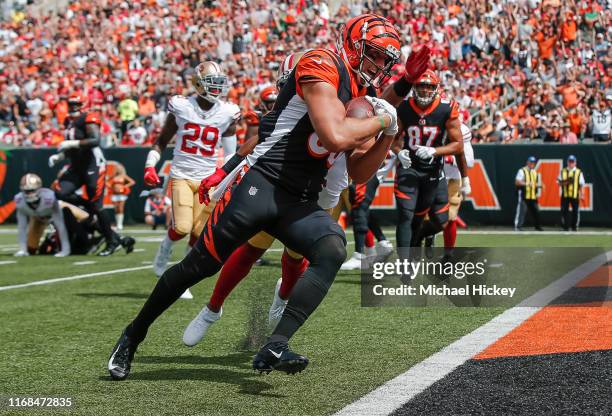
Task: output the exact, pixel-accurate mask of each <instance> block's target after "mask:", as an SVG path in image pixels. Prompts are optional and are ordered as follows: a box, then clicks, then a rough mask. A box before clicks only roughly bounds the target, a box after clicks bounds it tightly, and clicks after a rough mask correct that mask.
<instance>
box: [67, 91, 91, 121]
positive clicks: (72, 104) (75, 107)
mask: <svg viewBox="0 0 612 416" xmlns="http://www.w3.org/2000/svg"><path fill="white" fill-rule="evenodd" d="M86 101H87V100H86V99H85V97H84V96H83V95H82V94H79V93H77V92H73V93H72V94H70V97H68V115H69V116H70V117H78V116H80V115H81V110H82V109H83V107H84V106H85V103H86Z"/></svg>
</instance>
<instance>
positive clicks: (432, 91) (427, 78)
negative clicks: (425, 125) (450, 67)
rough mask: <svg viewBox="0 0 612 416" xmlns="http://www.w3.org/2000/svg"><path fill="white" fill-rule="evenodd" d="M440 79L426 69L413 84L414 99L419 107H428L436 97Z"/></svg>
mask: <svg viewBox="0 0 612 416" xmlns="http://www.w3.org/2000/svg"><path fill="white" fill-rule="evenodd" d="M439 86H440V78H438V76H437V75H436V73H435V72H434V71H432V70H431V69H428V70H427V71H425V72H424V73H423V75H421V77H420V78H419V79H418V80H417V82H416V83H415V84H414V99H415V101H416V102H417V104H418V105H420V106H423V107H425V106H428V105H429V104H431V102H432V101H433V100H434V99H435V98H436V96H437V95H438V92H439V91H438V88H439Z"/></svg>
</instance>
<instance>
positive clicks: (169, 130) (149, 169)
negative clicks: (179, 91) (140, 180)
mask: <svg viewBox="0 0 612 416" xmlns="http://www.w3.org/2000/svg"><path fill="white" fill-rule="evenodd" d="M177 130H178V126H177V125H176V119H175V118H174V114H172V113H168V115H167V116H166V120H165V121H164V125H163V127H162V131H161V132H160V133H159V136H157V138H156V139H155V142H153V146H152V147H151V150H149V153H148V154H147V161H146V162H145V169H144V182H145V184H146V185H148V186H156V185H159V184H160V183H161V180H160V179H159V176H157V172H156V171H155V165H157V162H159V160H160V159H161V152H163V151H164V149H165V148H166V147H167V146H168V143H170V140H172V138H173V137H174V135H175V134H176V132H177Z"/></svg>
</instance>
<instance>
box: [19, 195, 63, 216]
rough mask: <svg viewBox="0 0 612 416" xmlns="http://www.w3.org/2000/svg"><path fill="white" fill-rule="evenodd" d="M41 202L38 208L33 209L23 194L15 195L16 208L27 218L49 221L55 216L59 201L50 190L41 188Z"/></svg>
mask: <svg viewBox="0 0 612 416" xmlns="http://www.w3.org/2000/svg"><path fill="white" fill-rule="evenodd" d="M39 196H40V202H39V203H38V205H37V206H36V208H32V207H31V206H29V205H28V203H27V202H26V200H25V196H24V195H23V192H19V193H18V194H17V195H15V208H16V209H17V212H20V213H22V214H24V215H26V216H27V217H36V218H40V219H45V220H49V219H50V218H51V216H52V215H53V210H54V209H57V199H56V198H55V193H54V192H53V191H52V190H51V189H49V188H41V189H40V191H39Z"/></svg>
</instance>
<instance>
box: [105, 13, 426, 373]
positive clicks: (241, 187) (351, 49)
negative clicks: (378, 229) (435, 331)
mask: <svg viewBox="0 0 612 416" xmlns="http://www.w3.org/2000/svg"><path fill="white" fill-rule="evenodd" d="M338 44H339V46H340V48H339V52H338V53H335V52H332V51H330V50H327V49H314V50H312V51H310V52H308V53H306V54H305V55H304V56H303V57H302V58H301V59H300V61H299V62H298V64H297V65H296V67H295V68H294V69H293V71H292V72H291V75H290V76H289V79H288V80H287V83H286V84H285V86H284V87H283V88H282V89H281V91H280V93H279V96H278V99H277V101H276V103H275V104H274V108H273V110H272V111H270V112H269V113H268V114H266V115H265V116H264V117H263V119H262V121H261V123H260V126H259V139H260V140H259V144H258V145H257V146H256V147H255V150H254V152H253V153H252V154H251V155H249V156H248V157H249V158H250V159H251V162H252V163H250V165H251V168H250V169H249V170H248V172H247V173H246V174H245V175H244V177H243V178H242V180H241V181H240V183H239V184H238V186H237V187H236V188H235V189H234V190H233V192H232V193H231V199H230V198H229V194H228V193H226V196H225V197H224V198H222V199H221V200H219V202H218V203H217V205H216V207H215V210H214V212H213V213H212V215H211V217H210V218H209V220H208V223H207V224H206V226H205V230H204V232H202V235H200V238H199V239H198V242H197V243H196V245H195V246H194V248H193V249H192V250H191V252H189V254H187V256H186V257H185V258H184V259H183V260H182V261H181V262H179V263H178V264H176V265H174V266H172V267H171V268H169V269H168V270H166V272H165V273H164V274H163V276H162V277H161V278H160V279H159V281H158V282H157V285H156V286H155V288H154V289H153V291H152V293H151V295H150V296H149V298H148V299H147V301H146V302H145V304H144V306H143V307H142V309H141V310H140V311H139V313H138V315H137V316H136V318H135V319H134V320H133V321H132V322H131V323H130V324H129V325H128V326H127V327H126V328H125V330H124V332H123V333H122V334H121V336H120V337H119V340H118V341H117V344H116V345H115V347H114V348H113V350H112V352H111V356H110V359H109V361H108V370H109V373H110V375H111V377H112V378H113V379H124V378H126V377H127V376H128V375H129V372H130V368H131V362H132V360H133V358H134V354H135V352H136V349H137V348H138V345H139V344H140V343H141V342H142V341H143V340H144V339H145V337H146V334H147V331H148V330H149V327H150V325H151V324H152V323H153V322H154V321H155V320H156V319H157V318H158V317H159V316H160V315H161V314H162V313H163V312H164V311H165V310H166V309H167V308H168V307H170V306H171V305H172V304H173V303H174V302H176V300H177V299H178V298H179V296H180V295H181V293H183V292H184V291H185V289H186V288H189V287H191V286H193V285H194V284H196V283H198V282H199V281H201V280H202V279H203V278H205V277H209V276H212V275H214V274H215V273H217V272H218V271H219V269H220V268H221V267H222V266H223V263H224V261H225V260H226V259H227V258H228V257H229V256H230V255H231V254H232V252H233V251H234V250H235V249H236V248H238V247H239V246H240V245H242V244H243V243H244V242H245V241H247V240H248V239H249V238H251V237H252V236H254V235H255V234H257V233H258V232H259V231H262V230H264V231H266V232H269V233H270V234H271V235H273V236H274V237H276V238H278V239H279V240H280V241H281V242H283V243H284V244H285V245H286V246H287V247H289V248H291V249H292V250H293V251H296V252H298V253H302V254H303V255H304V256H305V257H306V258H307V259H308V260H309V261H310V266H309V267H308V269H306V271H305V272H304V274H303V275H302V277H301V278H300V279H299V280H298V282H297V284H296V285H295V287H294V288H293V291H292V293H291V295H290V298H289V302H288V304H287V307H286V308H285V311H284V313H283V316H282V318H281V320H280V322H279V323H278V325H277V326H276V328H275V329H274V331H273V333H272V335H271V336H270V338H269V339H268V342H267V343H266V345H264V346H263V347H262V348H261V350H260V351H259V353H258V354H257V355H256V356H255V358H254V360H253V368H254V369H255V370H259V371H266V372H269V371H272V370H280V371H285V372H287V373H295V372H298V371H302V370H303V369H304V368H306V366H307V365H308V359H307V358H306V357H304V356H302V355H299V354H296V353H294V352H293V351H291V350H290V348H289V345H288V341H289V339H290V338H291V337H292V336H293V335H294V333H295V332H296V331H297V330H298V329H299V328H300V326H301V325H302V324H303V323H304V322H305V321H306V319H308V317H309V316H310V315H311V314H312V313H313V312H314V310H315V309H316V308H317V307H318V306H319V304H320V303H321V301H322V300H323V298H324V297H325V295H326V293H327V291H328V290H329V288H330V286H331V284H332V283H333V281H334V278H335V276H336V274H337V272H338V269H339V268H340V265H341V264H342V262H343V261H344V260H345V258H346V248H345V245H346V240H345V237H344V232H343V231H342V229H341V228H340V226H339V225H338V224H337V223H336V222H335V221H334V220H333V219H332V218H331V217H330V215H329V214H328V213H327V212H325V211H324V210H323V209H322V208H321V207H319V205H318V203H317V202H318V195H319V192H320V191H321V189H322V186H323V182H324V179H325V176H326V174H327V169H328V162H329V160H330V158H335V157H337V155H338V154H339V153H341V152H346V164H347V171H348V173H349V175H350V176H351V177H352V178H353V179H354V180H355V181H357V182H365V181H367V180H368V179H369V178H370V177H371V176H372V175H373V174H374V173H375V172H376V170H377V169H378V167H379V166H380V164H381V163H382V161H383V160H384V159H385V156H386V155H387V152H388V150H389V147H390V146H391V143H392V141H393V140H394V139H395V135H396V134H397V121H396V120H397V118H396V110H395V108H394V107H393V106H391V105H390V104H389V103H388V102H386V101H384V100H381V99H376V98H368V100H370V102H371V103H372V106H373V110H374V114H375V115H374V116H373V117H367V118H359V119H357V118H351V117H347V116H346V110H345V107H344V105H345V104H346V103H348V102H349V101H350V100H352V99H353V98H355V97H359V96H364V95H365V93H366V91H365V87H366V86H368V85H371V84H373V85H375V86H378V85H380V83H381V81H384V80H385V79H387V78H388V77H389V75H390V70H391V68H392V66H393V65H395V64H396V63H397V61H398V59H399V56H400V54H399V49H400V42H399V34H398V33H397V31H396V29H395V28H394V27H393V25H392V24H391V23H389V21H388V20H386V19H385V18H383V17H380V16H376V15H371V14H365V15H361V16H357V17H355V18H353V19H351V20H350V21H348V22H347V24H346V26H345V27H343V28H342V30H341V38H340V39H339V42H338ZM425 55H426V59H423V61H424V62H422V64H421V65H420V66H418V70H417V73H418V75H417V76H416V77H415V79H417V78H418V76H420V75H421V74H422V72H423V71H424V70H425V68H426V67H427V63H428V61H429V51H428V50H427V52H426V54H425ZM418 56H419V57H421V55H418ZM407 64H408V65H407V66H408V67H410V68H412V67H415V62H414V60H410V58H409V60H408V62H407ZM381 132H382V133H383V134H382V136H381V137H380V138H378V139H377V140H374V139H373V138H374V137H376V136H378V134H379V133H381ZM313 133H316V134H313Z"/></svg>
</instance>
